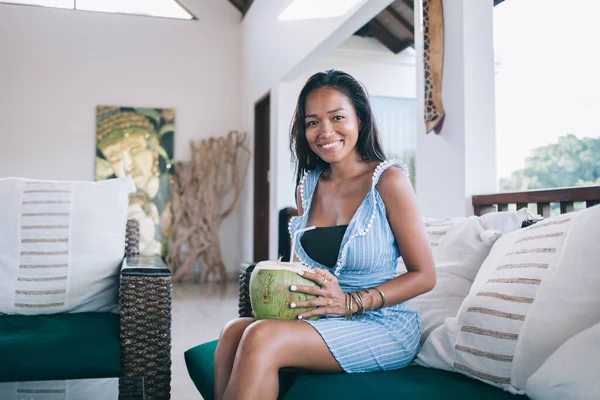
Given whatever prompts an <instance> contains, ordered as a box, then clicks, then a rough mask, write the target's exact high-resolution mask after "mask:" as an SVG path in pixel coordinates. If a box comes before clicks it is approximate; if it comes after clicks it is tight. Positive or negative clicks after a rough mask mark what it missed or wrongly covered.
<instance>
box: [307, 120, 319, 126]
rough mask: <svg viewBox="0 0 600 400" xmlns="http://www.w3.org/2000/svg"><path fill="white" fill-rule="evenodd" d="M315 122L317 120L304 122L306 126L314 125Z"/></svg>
mask: <svg viewBox="0 0 600 400" xmlns="http://www.w3.org/2000/svg"><path fill="white" fill-rule="evenodd" d="M316 124H317V121H308V122H307V123H306V126H315V125H316Z"/></svg>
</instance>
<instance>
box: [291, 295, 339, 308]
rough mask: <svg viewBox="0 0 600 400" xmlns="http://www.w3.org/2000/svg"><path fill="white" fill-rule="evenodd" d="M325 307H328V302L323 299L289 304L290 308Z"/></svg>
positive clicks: (318, 298)
mask: <svg viewBox="0 0 600 400" xmlns="http://www.w3.org/2000/svg"><path fill="white" fill-rule="evenodd" d="M327 306H329V302H328V301H327V299H324V298H323V297H317V298H316V299H314V300H307V301H295V302H293V303H290V307H291V308H309V307H327Z"/></svg>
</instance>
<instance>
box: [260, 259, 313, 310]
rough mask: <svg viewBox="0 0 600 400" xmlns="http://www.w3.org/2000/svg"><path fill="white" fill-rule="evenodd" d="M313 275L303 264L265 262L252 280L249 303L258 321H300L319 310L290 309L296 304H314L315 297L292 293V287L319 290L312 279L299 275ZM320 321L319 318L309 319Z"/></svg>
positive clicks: (307, 308) (306, 308)
mask: <svg viewBox="0 0 600 400" xmlns="http://www.w3.org/2000/svg"><path fill="white" fill-rule="evenodd" d="M301 270H303V271H310V269H309V268H307V267H305V266H303V265H302V264H300V263H286V262H280V261H262V262H260V263H258V264H257V265H256V267H255V268H254V271H252V275H251V276H250V303H251V305H252V310H253V311H254V314H255V316H256V318H257V319H290V320H291V319H298V315H300V314H301V313H303V312H306V311H310V310H313V309H315V308H316V307H305V308H291V307H290V304H291V303H293V302H299V301H306V300H312V299H314V298H316V296H313V295H309V294H305V293H298V292H292V291H291V290H290V286H292V285H296V286H298V285H303V286H314V287H318V286H317V284H316V283H315V282H313V281H311V280H310V279H306V278H304V277H302V276H300V275H298V272H299V271H301ZM308 319H309V320H317V319H319V316H314V317H311V318H308Z"/></svg>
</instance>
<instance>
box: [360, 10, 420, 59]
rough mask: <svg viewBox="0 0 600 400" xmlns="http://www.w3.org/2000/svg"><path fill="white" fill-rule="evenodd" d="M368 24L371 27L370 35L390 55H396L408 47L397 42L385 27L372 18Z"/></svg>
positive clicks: (399, 41)
mask: <svg viewBox="0 0 600 400" xmlns="http://www.w3.org/2000/svg"><path fill="white" fill-rule="evenodd" d="M369 24H370V25H371V33H373V36H375V38H376V39H377V40H379V41H380V42H381V43H382V44H383V45H384V46H385V47H387V48H388V49H389V50H390V51H391V52H392V53H394V54H398V53H400V52H401V51H402V50H404V49H406V47H408V46H405V43H403V42H402V41H401V40H399V39H398V38H397V37H396V36H395V35H394V34H393V33H392V32H390V31H389V30H388V29H387V28H386V27H385V25H383V24H382V23H381V22H379V21H378V20H377V19H375V18H373V19H372V20H371V22H369ZM409 46H410V44H409Z"/></svg>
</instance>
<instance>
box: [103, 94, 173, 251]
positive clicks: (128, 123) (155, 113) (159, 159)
mask: <svg viewBox="0 0 600 400" xmlns="http://www.w3.org/2000/svg"><path fill="white" fill-rule="evenodd" d="M174 135H175V111H174V110H173V109H168V108H136V107H115V106H98V107H97V108H96V180H103V179H108V178H114V177H123V176H127V175H131V176H132V177H133V181H134V182H135V186H136V189H137V190H136V192H135V193H132V194H131V195H130V198H129V218H133V219H136V220H138V221H139V224H140V253H141V254H143V255H152V254H159V255H161V256H163V257H164V256H166V251H167V245H168V243H167V242H168V238H169V236H170V231H171V227H170V221H171V211H170V210H171V207H170V204H169V193H170V189H169V184H170V180H171V177H172V174H173V143H174Z"/></svg>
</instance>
